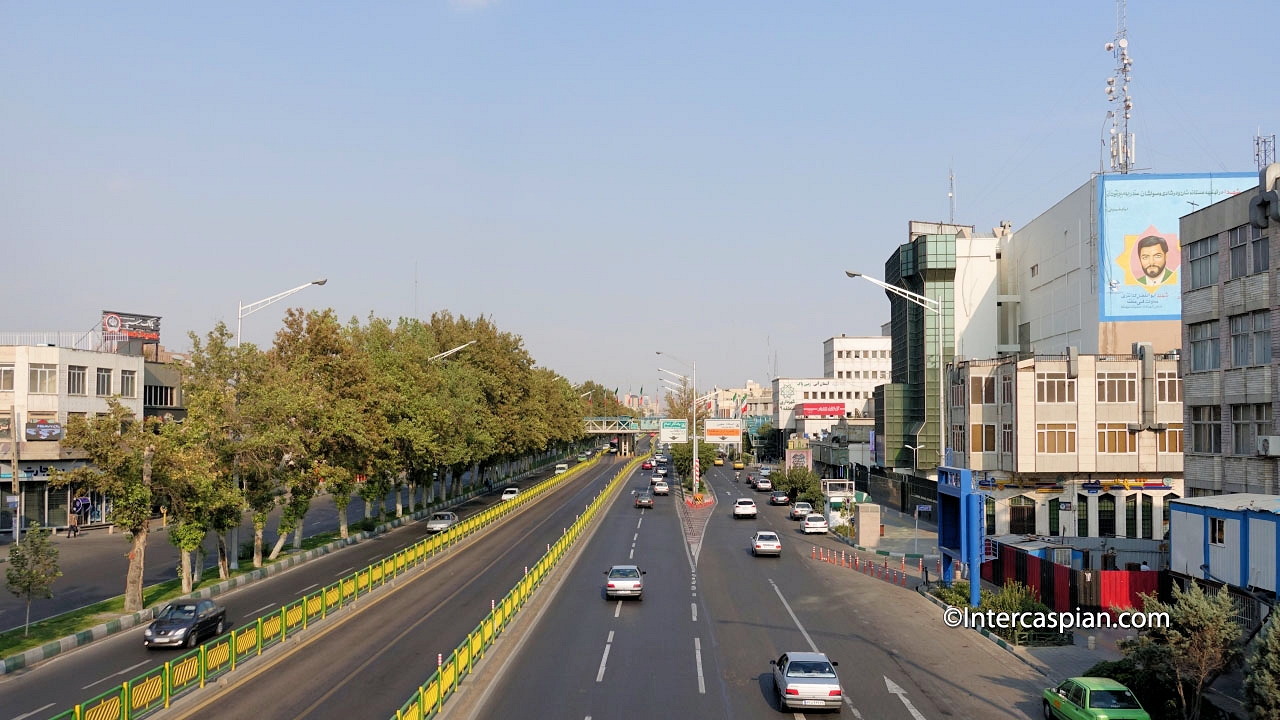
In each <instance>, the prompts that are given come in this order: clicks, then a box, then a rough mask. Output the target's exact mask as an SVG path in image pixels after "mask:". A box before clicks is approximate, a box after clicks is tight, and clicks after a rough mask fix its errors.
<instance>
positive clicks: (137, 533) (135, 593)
mask: <svg viewBox="0 0 1280 720" xmlns="http://www.w3.org/2000/svg"><path fill="white" fill-rule="evenodd" d="M155 454H156V449H155V447H153V446H151V445H148V446H147V447H146V449H145V450H143V451H142V485H143V487H145V488H150V487H151V458H153V457H155ZM150 529H151V518H149V517H147V518H143V520H142V522H141V523H140V524H139V526H138V527H136V528H131V530H132V531H133V548H132V549H131V550H130V551H129V570H128V572H127V573H126V574H125V582H124V611H125V612H127V613H133V612H138V611H139V610H141V609H142V608H143V602H142V600H143V598H142V576H143V573H144V571H145V570H146V556H147V531H149V530H150Z"/></svg>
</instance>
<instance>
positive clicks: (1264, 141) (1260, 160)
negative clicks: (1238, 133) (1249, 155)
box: [1253, 128, 1276, 172]
mask: <svg viewBox="0 0 1280 720" xmlns="http://www.w3.org/2000/svg"><path fill="white" fill-rule="evenodd" d="M1253 160H1254V162H1256V163H1257V164H1258V171H1259V172H1261V171H1262V170H1263V168H1265V167H1266V166H1268V165H1270V164H1271V163H1273V162H1275V161H1276V136H1275V135H1270V136H1268V135H1263V134H1262V128H1258V134H1257V135H1255V136H1254V138H1253Z"/></svg>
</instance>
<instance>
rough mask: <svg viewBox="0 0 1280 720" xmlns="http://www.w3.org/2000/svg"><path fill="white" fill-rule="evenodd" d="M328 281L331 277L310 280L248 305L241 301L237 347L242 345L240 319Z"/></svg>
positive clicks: (238, 311)
mask: <svg viewBox="0 0 1280 720" xmlns="http://www.w3.org/2000/svg"><path fill="white" fill-rule="evenodd" d="M327 282H329V278H321V279H319V280H312V281H311V282H309V283H307V284H305V285H299V286H298V287H296V288H293V289H292V290H285V291H284V292H281V293H276V294H275V295H272V296H271V297H269V298H263V299H261V300H258V301H257V302H251V303H249V304H248V305H245V304H244V303H240V304H239V309H238V310H237V311H236V347H239V346H240V321H241V320H243V319H245V318H246V317H248V316H250V315H252V314H254V313H256V312H258V311H259V310H261V309H262V308H264V307H266V306H268V305H270V304H272V303H274V302H277V301H280V300H283V299H285V298H287V297H289V296H290V295H292V294H294V293H296V292H302V291H303V290H306V289H307V288H309V287H311V286H312V285H323V284H325V283H327Z"/></svg>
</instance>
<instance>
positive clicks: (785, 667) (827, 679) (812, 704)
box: [769, 652, 844, 712]
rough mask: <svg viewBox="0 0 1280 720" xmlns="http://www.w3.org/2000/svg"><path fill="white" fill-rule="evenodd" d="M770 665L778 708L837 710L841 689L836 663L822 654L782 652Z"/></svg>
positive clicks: (838, 708) (840, 700)
mask: <svg viewBox="0 0 1280 720" xmlns="http://www.w3.org/2000/svg"><path fill="white" fill-rule="evenodd" d="M769 664H770V665H772V666H773V687H774V689H775V690H777V693H778V709H779V710H783V711H785V710H790V709H796V710H806V709H818V708H827V709H830V710H836V711H837V712H838V711H839V710H840V707H841V705H842V704H843V703H844V692H843V691H842V690H841V689H840V678H839V677H837V676H836V665H839V663H836V662H832V661H830V660H828V659H827V656H826V655H824V654H822V653H815V652H793V653H783V654H782V657H779V658H778V659H777V660H770V661H769Z"/></svg>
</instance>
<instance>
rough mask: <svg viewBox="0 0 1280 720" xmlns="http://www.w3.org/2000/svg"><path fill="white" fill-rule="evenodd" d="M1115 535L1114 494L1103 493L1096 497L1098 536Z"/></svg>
mask: <svg viewBox="0 0 1280 720" xmlns="http://www.w3.org/2000/svg"><path fill="white" fill-rule="evenodd" d="M1115 536H1116V496H1115V495H1112V494H1111V493H1103V494H1102V495H1101V496H1100V497H1099V498H1098V537H1115Z"/></svg>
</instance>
